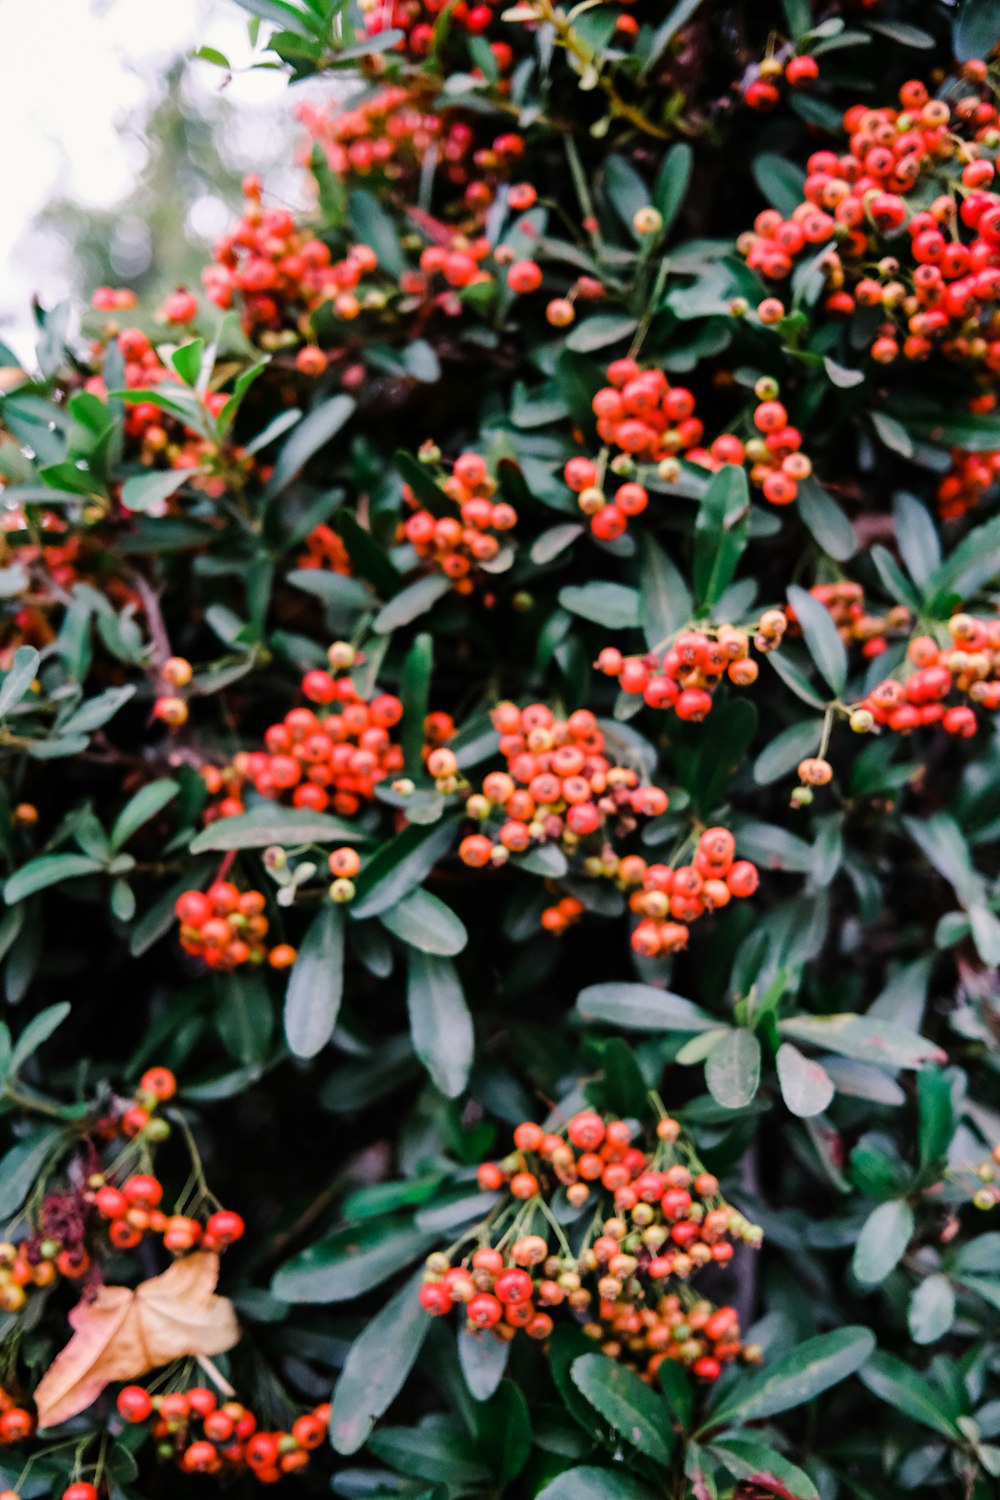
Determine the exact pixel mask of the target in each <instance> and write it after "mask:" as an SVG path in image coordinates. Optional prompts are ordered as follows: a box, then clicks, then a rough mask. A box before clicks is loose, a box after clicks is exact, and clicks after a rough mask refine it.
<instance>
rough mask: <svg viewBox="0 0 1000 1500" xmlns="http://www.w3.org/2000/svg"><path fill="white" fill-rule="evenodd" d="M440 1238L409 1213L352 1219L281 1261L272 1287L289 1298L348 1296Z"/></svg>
mask: <svg viewBox="0 0 1000 1500" xmlns="http://www.w3.org/2000/svg"><path fill="white" fill-rule="evenodd" d="M436 1239H437V1236H436V1235H433V1234H425V1233H423V1232H422V1231H421V1230H419V1229H415V1228H414V1227H413V1225H412V1224H411V1223H410V1221H409V1220H408V1219H402V1218H386V1219H379V1220H377V1221H376V1220H371V1219H368V1220H365V1221H364V1222H363V1223H361V1224H349V1225H347V1226H346V1228H344V1229H338V1230H337V1232H336V1234H332V1235H330V1236H329V1237H328V1238H326V1239H322V1240H317V1241H316V1243H315V1244H314V1245H310V1246H309V1247H308V1248H307V1249H305V1250H303V1251H301V1252H300V1254H298V1255H294V1256H293V1257H292V1259H291V1260H288V1261H286V1262H285V1264H284V1265H283V1266H280V1267H279V1268H278V1270H277V1272H276V1273H275V1275H274V1278H273V1280H272V1282H271V1290H272V1292H273V1293H274V1295H275V1296H276V1297H280V1298H281V1300H282V1301H283V1302H347V1301H349V1300H350V1299H351V1298H352V1297H361V1296H363V1295H364V1293H366V1292H369V1291H371V1290H373V1288H375V1287H377V1286H381V1284H382V1282H383V1281H387V1280H388V1279H389V1277H390V1276H394V1275H395V1274H396V1272H397V1271H401V1270H402V1269H403V1267H404V1266H408V1265H411V1264H412V1263H413V1261H415V1260H418V1259H419V1258H420V1257H421V1256H422V1255H426V1254H427V1252H428V1251H429V1250H430V1249H431V1247H432V1246H433V1244H434V1243H435V1240H436Z"/></svg>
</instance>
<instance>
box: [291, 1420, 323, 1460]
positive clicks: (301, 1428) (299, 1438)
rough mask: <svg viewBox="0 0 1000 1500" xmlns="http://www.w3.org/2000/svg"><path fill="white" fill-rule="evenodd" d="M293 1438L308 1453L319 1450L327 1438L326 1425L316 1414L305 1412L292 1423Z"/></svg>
mask: <svg viewBox="0 0 1000 1500" xmlns="http://www.w3.org/2000/svg"><path fill="white" fill-rule="evenodd" d="M292 1437H293V1438H294V1439H295V1441H296V1442H297V1443H298V1445H299V1447H300V1448H305V1449H306V1450H307V1451H309V1450H312V1449H313V1448H319V1447H321V1446H322V1444H323V1441H324V1439H325V1438H326V1423H325V1422H324V1421H322V1420H321V1418H320V1417H318V1416H317V1415H316V1413H315V1412H304V1413H303V1414H302V1416H301V1417H296V1419H295V1421H294V1422H293V1423H292Z"/></svg>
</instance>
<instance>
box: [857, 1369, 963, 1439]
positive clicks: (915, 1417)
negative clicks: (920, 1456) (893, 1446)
mask: <svg viewBox="0 0 1000 1500" xmlns="http://www.w3.org/2000/svg"><path fill="white" fill-rule="evenodd" d="M861 1380H862V1382H863V1384H864V1385H866V1386H867V1387H868V1389H869V1390H870V1391H871V1393H872V1395H873V1396H877V1397H878V1398H879V1400H880V1401H884V1402H886V1404H887V1405H888V1406H894V1407H895V1408H896V1410H897V1411H900V1412H902V1413H903V1415H904V1416H905V1417H909V1418H910V1420H911V1421H912V1422H918V1423H919V1424H920V1426H921V1427H929V1428H930V1429H931V1431H932V1432H940V1433H941V1434H943V1436H944V1437H946V1438H951V1439H952V1440H954V1439H955V1438H956V1437H957V1436H958V1429H957V1428H956V1427H955V1425H954V1424H953V1423H952V1422H951V1421H949V1419H948V1418H947V1417H946V1416H945V1414H944V1412H943V1411H942V1409H941V1406H942V1403H941V1397H940V1396H939V1394H938V1393H937V1391H936V1390H935V1389H934V1387H933V1386H932V1385H931V1383H930V1382H929V1381H928V1380H925V1379H924V1377H923V1376H922V1375H920V1374H918V1373H917V1371H916V1370H913V1369H911V1368H910V1366H909V1365H908V1364H906V1362H905V1361H904V1360H901V1359H898V1358H897V1357H896V1355H895V1354H886V1353H884V1351H883V1350H881V1349H880V1350H879V1351H878V1353H877V1354H873V1355H872V1357H871V1359H870V1360H869V1361H868V1363H867V1365H866V1366H865V1368H864V1369H863V1370H862V1372H861Z"/></svg>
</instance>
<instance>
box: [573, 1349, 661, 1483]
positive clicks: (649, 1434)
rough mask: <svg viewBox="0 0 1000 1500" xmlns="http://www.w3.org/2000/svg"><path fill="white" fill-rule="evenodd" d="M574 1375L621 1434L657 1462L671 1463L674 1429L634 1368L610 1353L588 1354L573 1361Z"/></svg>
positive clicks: (588, 1398)
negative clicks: (613, 1357)
mask: <svg viewBox="0 0 1000 1500" xmlns="http://www.w3.org/2000/svg"><path fill="white" fill-rule="evenodd" d="M570 1376H571V1378H572V1380H573V1384H574V1385H575V1386H576V1388H577V1390H579V1391H581V1392H582V1393H583V1395H584V1396H586V1398H587V1400H588V1401H589V1402H590V1404H591V1406H592V1407H594V1409H595V1411H597V1412H599V1413H600V1415H601V1416H602V1417H603V1418H604V1420H605V1421H606V1422H607V1423H608V1424H609V1426H611V1427H612V1428H613V1429H614V1431H615V1432H616V1433H618V1435H619V1436H620V1437H622V1438H624V1439H625V1441H626V1442H627V1443H630V1444H631V1445H632V1447H634V1448H637V1449H638V1450H639V1452H640V1453H644V1454H645V1455H646V1457H647V1458H651V1459H652V1460H653V1461H654V1462H655V1463H658V1464H662V1465H663V1466H664V1467H666V1466H667V1465H668V1464H669V1463H670V1458H671V1454H672V1451H673V1431H672V1429H671V1427H670V1424H669V1422H668V1421H667V1414H666V1412H665V1411H664V1409H663V1405H662V1403H661V1402H660V1401H659V1400H658V1399H657V1397H656V1395H655V1393H654V1392H653V1391H651V1390H650V1388H649V1386H648V1385H644V1384H643V1382H642V1381H641V1380H640V1379H639V1377H638V1375H636V1374H635V1372H634V1371H632V1370H630V1369H628V1368H627V1366H625V1365H622V1364H619V1363H618V1362H617V1361H616V1360H613V1359H609V1358H608V1356H607V1355H606V1354H585V1355H584V1356H583V1358H582V1359H576V1360H574V1361H573V1364H572V1366H571V1367H570Z"/></svg>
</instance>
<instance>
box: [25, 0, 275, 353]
mask: <svg viewBox="0 0 1000 1500" xmlns="http://www.w3.org/2000/svg"><path fill="white" fill-rule="evenodd" d="M249 19H250V18H249V16H248V15H247V13H246V12H245V11H242V10H240V9H239V7H238V6H236V5H234V4H232V3H230V0H166V3H165V4H160V5H154V4H153V3H152V0H0V119H2V120H3V122H4V125H5V130H4V134H5V136H6V141H5V150H4V175H3V191H2V202H3V213H2V214H0V338H3V339H4V340H5V341H6V342H8V343H10V344H12V345H13V346H14V348H15V349H16V350H17V352H18V353H20V354H24V353H25V352H27V350H30V348H31V345H32V343H33V339H32V337H31V333H30V328H31V324H30V314H29V313H28V311H27V308H28V302H29V299H30V297H31V295H32V294H33V293H38V294H39V296H40V297H41V300H42V302H43V303H45V304H51V303H52V302H54V301H57V300H58V299H59V298H60V297H61V296H64V295H65V293H66V291H67V275H66V257H67V256H68V255H70V254H71V253H72V252H71V247H69V246H62V247H60V246H59V245H55V244H53V245H51V246H50V245H48V244H46V253H45V254H43V255H39V253H38V247H37V245H36V246H35V247H34V253H33V255H32V258H31V263H29V258H28V247H27V245H26V244H25V242H24V231H25V229H26V227H27V226H28V225H29V223H30V221H31V219H32V217H33V216H34V215H35V214H36V213H37V212H38V211H39V210H40V209H41V208H42V207H43V206H44V205H45V203H46V202H47V201H48V200H49V199H51V198H52V197H53V196H57V195H58V196H64V197H68V198H70V199H72V200H74V201H76V202H79V203H81V204H85V205H86V204H90V205H95V206H102V205H103V206H108V205H111V204H114V203H116V202H118V201H119V200H120V199H121V198H122V197H123V196H124V195H125V194H127V191H128V187H129V183H130V181H131V180H132V179H133V177H134V175H135V173H136V171H137V169H138V168H139V167H141V165H142V147H141V144H139V143H137V142H136V141H135V140H134V139H132V138H129V137H127V136H120V135H119V134H118V128H117V127H118V126H119V124H120V123H121V122H122V121H123V120H124V119H125V118H126V117H127V116H128V115H129V113H130V112H131V111H133V110H134V109H135V108H136V107H137V106H141V104H142V102H143V100H144V99H145V98H147V97H148V96H149V95H150V93H151V92H152V91H153V89H154V86H155V81H156V79H157V77H158V76H160V75H162V72H163V70H164V69H165V67H166V66H167V65H168V64H169V63H170V61H171V60H172V59H173V58H174V57H176V56H177V55H178V54H179V53H180V54H184V53H187V54H188V55H190V53H191V52H192V51H193V50H194V49H195V48H196V47H198V46H201V45H207V46H210V47H215V48H217V49H218V50H219V51H220V52H223V53H224V54H225V55H226V56H227V57H228V58H229V59H230V61H231V62H232V63H233V65H234V68H237V69H238V68H239V67H241V66H246V64H247V62H248V61H249V58H250V48H249V43H248V40H247V33H246V24H247V22H248V20H249ZM223 76H224V75H223V73H222V71H221V70H220V69H219V68H216V67H213V66H212V65H211V64H209V63H205V62H200V61H191V62H190V63H189V64H188V77H187V80H186V84H185V87H186V88H188V89H189V90H192V91H194V92H195V93H198V92H201V91H203V92H204V96H205V97H206V98H210V97H218V94H219V87H220V83H221V82H222V79H223ZM221 97H222V99H223V100H224V101H225V108H226V110H227V111H228V112H230V114H231V116H232V120H231V126H232V130H233V132H235V133H236V135H237V138H238V139H239V141H240V145H241V148H242V149H241V152H240V154H241V155H242V154H243V149H245V148H247V147H249V152H248V154H249V155H250V157H251V159H253V154H254V144H255V141H260V142H261V146H262V148H263V146H264V144H265V142H266V151H265V152H264V154H265V155H266V156H267V157H268V158H270V156H271V155H272V154H273V152H274V145H275V132H276V131H277V132H278V134H279V136H287V139H288V141H289V155H290V151H291V142H292V140H293V139H294V136H295V126H294V109H295V105H296V103H297V102H298V98H299V97H300V95H299V93H298V91H297V90H289V88H288V85H287V81H286V79H285V76H284V74H282V73H279V72H271V71H269V70H258V71H254V72H246V73H240V72H236V74H235V76H234V78H233V80H232V82H231V83H230V84H229V85H228V86H227V87H226V88H225V90H224V92H223V94H222V96H221ZM262 132H266V134H265V135H262ZM229 134H230V122H228V121H227V136H228V135H229ZM200 207H201V208H202V210H203V212H202V221H203V222H202V223H200V224H198V225H197V228H198V229H199V230H201V231H202V232H205V233H208V234H211V235H214V234H215V233H217V232H218V230H219V229H220V228H221V227H222V225H220V224H217V223H214V222H213V218H214V217H215V216H217V214H218V212H219V211H220V205H219V204H218V203H215V204H214V205H213V204H211V203H209V204H206V205H201V206H200Z"/></svg>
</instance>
